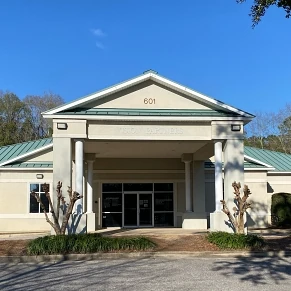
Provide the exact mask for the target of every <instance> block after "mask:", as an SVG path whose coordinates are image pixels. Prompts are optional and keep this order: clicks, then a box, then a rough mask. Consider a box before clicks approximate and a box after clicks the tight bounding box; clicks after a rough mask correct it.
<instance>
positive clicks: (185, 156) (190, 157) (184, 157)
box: [181, 154, 193, 163]
mask: <svg viewBox="0 0 291 291" xmlns="http://www.w3.org/2000/svg"><path fill="white" fill-rule="evenodd" d="M192 160H193V154H183V155H182V156H181V161H182V162H184V163H191V162H192Z"/></svg>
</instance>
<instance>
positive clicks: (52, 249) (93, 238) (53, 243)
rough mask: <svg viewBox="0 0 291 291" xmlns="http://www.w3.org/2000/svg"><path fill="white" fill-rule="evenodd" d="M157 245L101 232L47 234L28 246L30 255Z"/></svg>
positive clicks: (147, 240)
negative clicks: (103, 234)
mask: <svg viewBox="0 0 291 291" xmlns="http://www.w3.org/2000/svg"><path fill="white" fill-rule="evenodd" d="M154 247H155V243H153V242H152V241H150V240H149V239H147V238H145V237H126V238H125V237H115V238H113V237H104V236H101V235H100V234H71V235H57V236H45V237H39V238H37V239H35V240H32V241H31V242H30V243H29V244H28V247H27V253H28V254H29V255H52V254H69V253H79V254H84V253H96V252H110V251H119V250H131V251H144V250H148V249H152V248H154Z"/></svg>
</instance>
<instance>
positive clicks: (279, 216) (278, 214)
mask: <svg viewBox="0 0 291 291" xmlns="http://www.w3.org/2000/svg"><path fill="white" fill-rule="evenodd" d="M271 213H272V224H274V225H276V226H288V225H291V194H288V193H278V194H274V195H273V196H272V206H271Z"/></svg>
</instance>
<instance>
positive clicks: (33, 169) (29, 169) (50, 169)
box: [0, 168, 53, 181]
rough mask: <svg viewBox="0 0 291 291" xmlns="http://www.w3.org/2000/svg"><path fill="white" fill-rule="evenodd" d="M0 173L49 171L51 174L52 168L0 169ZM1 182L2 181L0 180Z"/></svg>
mask: <svg viewBox="0 0 291 291" xmlns="http://www.w3.org/2000/svg"><path fill="white" fill-rule="evenodd" d="M0 171H20V172H22V171H34V172H35V171H43V172H46V171H49V172H52V171H53V168H0ZM1 181H2V179H1Z"/></svg>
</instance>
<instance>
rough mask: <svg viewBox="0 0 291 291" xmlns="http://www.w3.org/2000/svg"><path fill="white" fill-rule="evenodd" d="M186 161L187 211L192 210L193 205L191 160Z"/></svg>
mask: <svg viewBox="0 0 291 291" xmlns="http://www.w3.org/2000/svg"><path fill="white" fill-rule="evenodd" d="M184 163H185V194H186V212H192V205H191V167H190V166H191V161H184Z"/></svg>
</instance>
